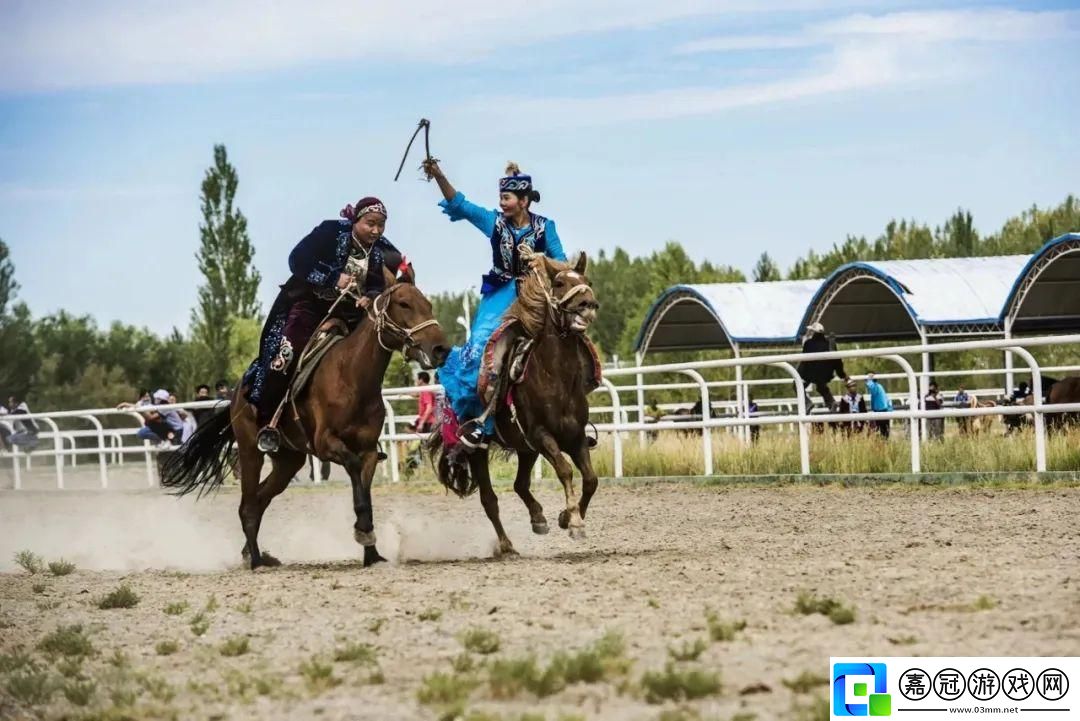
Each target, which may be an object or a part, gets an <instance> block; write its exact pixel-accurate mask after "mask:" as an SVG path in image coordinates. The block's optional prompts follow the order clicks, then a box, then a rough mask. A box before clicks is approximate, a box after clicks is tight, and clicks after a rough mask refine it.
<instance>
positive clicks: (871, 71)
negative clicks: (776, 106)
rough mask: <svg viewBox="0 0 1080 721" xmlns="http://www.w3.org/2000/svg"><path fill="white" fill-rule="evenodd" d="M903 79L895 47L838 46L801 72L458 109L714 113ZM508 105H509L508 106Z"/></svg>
mask: <svg viewBox="0 0 1080 721" xmlns="http://www.w3.org/2000/svg"><path fill="white" fill-rule="evenodd" d="M899 79H900V77H899V70H898V67H897V63H896V58H895V54H894V52H893V50H892V49H891V48H884V47H882V48H872V47H866V46H862V47H844V48H838V49H837V50H836V51H835V52H834V53H833V54H832V55H831V56H830V57H829V60H828V62H827V63H824V64H823V66H822V67H821V68H818V69H816V70H814V71H812V72H808V73H805V74H803V75H800V76H798V77H794V78H790V79H784V80H777V81H773V82H765V83H754V84H744V85H734V86H729V87H723V88H710V87H688V88H673V89H665V90H658V91H654V92H647V93H632V94H621V95H608V96H599V97H588V98H528V97H510V98H507V97H499V98H487V99H483V100H478V101H474V102H472V103H469V104H467V105H465V106H463V107H462V108H460V109H459V110H460V111H461V112H464V113H470V114H471V113H475V114H482V115H486V116H491V115H493V114H498V113H500V112H509V111H512V112H513V117H514V118H515V119H516V120H515V122H517V123H521V122H528V123H530V124H531V125H532V126H533V127H535V128H557V127H567V126H574V127H578V126H585V125H607V124H614V123H621V122H626V121H638V120H661V119H668V118H677V117H687V116H697V115H711V114H715V113H719V112H722V111H724V110H731V109H734V108H742V107H750V106H754V105H764V104H770V103H777V102H784V101H791V100H798V99H801V98H808V97H813V96H819V95H827V94H832V93H840V92H847V91H853V90H859V89H869V88H873V87H878V86H882V85H886V84H889V83H892V82H896V81H898V80H899ZM508 109H510V110H508Z"/></svg>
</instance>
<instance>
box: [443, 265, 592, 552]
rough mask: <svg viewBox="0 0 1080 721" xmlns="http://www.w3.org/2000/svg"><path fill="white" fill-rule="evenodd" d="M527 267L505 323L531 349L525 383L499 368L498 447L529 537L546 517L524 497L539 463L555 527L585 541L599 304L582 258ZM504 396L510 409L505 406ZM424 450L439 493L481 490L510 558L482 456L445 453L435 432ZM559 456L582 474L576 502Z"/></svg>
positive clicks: (543, 529)
mask: <svg viewBox="0 0 1080 721" xmlns="http://www.w3.org/2000/svg"><path fill="white" fill-rule="evenodd" d="M530 262H531V264H532V268H531V270H530V271H529V272H528V273H527V274H526V276H525V277H524V279H523V280H521V281H520V283H519V288H518V299H517V301H515V303H514V304H513V305H512V306H511V307H510V309H509V310H508V311H507V318H512V319H514V320H516V321H517V323H518V327H519V329H520V330H521V331H523V332H524V334H525V335H526V336H528V337H529V338H531V339H532V341H533V345H532V348H531V350H530V356H529V358H528V361H527V364H528V365H527V369H526V372H525V375H524V377H523V378H522V379H521V380H520V382H519V383H518V384H517V385H513V386H510V385H509V383H508V379H507V375H508V369H507V368H505V365H509V364H504V368H503V370H502V372H501V373H500V376H499V381H498V383H497V384H496V387H495V391H494V398H495V399H496V400H497V401H498V403H497V405H496V406H495V428H496V440H497V443H498V445H500V446H501V447H503V448H505V449H506V450H508V451H514V452H516V453H517V457H518V467H517V477H516V478H515V480H514V490H515V491H516V492H517V494H518V496H520V497H521V500H522V501H524V503H525V506H526V508H528V510H529V517H530V519H531V521H532V528H533V532H534V533H538V534H543V533H547V532H548V524H547V519H546V518H545V517H544V509H543V508H542V507H541V505H540V503H539V502H538V501H537V500H536V498H535V497H534V496H533V495H532V492H531V491H530V485H531V482H532V481H531V475H532V474H531V471H532V468H533V466H534V465H535V464H536V460H537V458H538V457H539V456H541V455H542V456H543V457H544V458H545V459H546V460H547V461H548V463H550V464H551V465H552V467H553V468H554V469H555V473H556V475H557V476H558V477H559V482H560V483H562V486H563V491H564V492H565V495H566V507H565V508H564V509H563V510H562V511H561V512H560V513H559V527H560V528H563V529H569V532H570V536H571V537H573V538H583V537H584V536H585V512H586V510H587V509H588V507H589V500H590V499H591V498H592V496H593V494H594V493H595V492H596V487H597V476H596V472H595V471H594V470H593V467H592V460H591V459H590V457H589V450H590V448H591V444H590V439H589V438H588V437H587V435H586V427H587V426H588V423H589V403H588V400H587V396H588V394H589V393H590V392H591V391H592V390H593V389H594V388H595V387H596V384H597V383H598V382H599V379H598V377H597V374H598V370H599V369H598V368H597V365H598V364H597V362H596V359H595V357H594V355H593V352H592V351H591V346H589V345H587V343H588V341H586V340H585V339H584V337H583V333H584V332H585V331H586V330H587V329H588V327H589V324H590V323H591V322H592V321H593V320H594V319H595V317H596V311H597V309H598V308H599V304H598V303H597V302H596V298H595V296H594V294H593V290H592V287H591V286H590V285H589V282H588V279H587V278H586V277H585V269H586V264H587V259H586V257H585V254H584V253H582V254H581V256H580V257H579V259H578V261H577V264H576V265H575V266H573V267H571V266H569V265H568V264H566V263H560V262H558V261H553V260H551V259H549V258H546V257H544V256H534V257H533V258H532V259H531V261H530ZM508 395H509V396H510V397H511V399H512V405H510V404H507V403H504V402H503V400H504V399H505V398H506V397H507V396H508ZM427 446H428V450H429V451H430V452H431V453H432V456H433V458H435V457H436V456H437V459H436V463H435V466H436V471H437V473H438V476H439V480H440V481H441V482H442V483H443V485H445V486H446V487H447V488H449V489H450V490H452V491H454V492H455V493H456V494H457V495H458V496H460V497H465V496H467V495H469V494H470V493H472V492H473V491H475V490H476V489H477V488H479V489H480V502H481V504H483V506H484V511H485V512H486V513H487V516H488V519H489V520H490V521H491V525H492V526H493V527H494V528H495V534H496V536H498V540H499V551H500V553H502V554H513V553H516V552H515V551H514V546H513V544H512V543H511V542H510V539H509V538H508V537H507V535H506V532H505V531H504V530H503V526H502V521H500V519H499V500H498V498H497V497H496V495H495V492H494V490H492V487H491V475H490V472H489V455H488V451H487V450H486V449H481V450H476V451H473V452H472V453H471V454H465V453H464V452H463V449H462V448H461V446H460V444H459V445H458V446H457V447H456V448H454V449H447V448H446V447H445V446H444V445H443V441H442V434H441V432H440V430H439V429H436V430H435V432H434V433H433V434H432V435H431V438H430V440H429V441H428V443H427ZM564 453H565V454H566V455H568V456H570V459H571V460H572V461H573V462H574V465H575V466H577V468H578V471H579V472H580V473H581V495H580V497H579V496H578V493H577V491H576V490H575V488H574V470H573V467H571V465H570V463H568V462H567V460H566V458H565V457H564V456H563V454H564Z"/></svg>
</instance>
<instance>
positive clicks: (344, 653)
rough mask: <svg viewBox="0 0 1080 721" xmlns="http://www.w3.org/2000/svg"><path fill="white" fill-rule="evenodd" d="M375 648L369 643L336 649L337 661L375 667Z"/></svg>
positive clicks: (350, 644)
mask: <svg viewBox="0 0 1080 721" xmlns="http://www.w3.org/2000/svg"><path fill="white" fill-rule="evenodd" d="M376 659H377V656H376V654H375V647H374V646H372V645H371V644H368V643H347V644H345V645H344V646H338V647H337V648H336V649H334V660H335V661H347V662H349V663H354V664H356V665H358V666H374V665H375V662H376Z"/></svg>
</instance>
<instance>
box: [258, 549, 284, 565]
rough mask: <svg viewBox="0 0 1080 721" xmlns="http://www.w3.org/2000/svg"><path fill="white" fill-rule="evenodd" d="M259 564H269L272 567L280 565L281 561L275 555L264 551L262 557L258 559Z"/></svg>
mask: <svg viewBox="0 0 1080 721" xmlns="http://www.w3.org/2000/svg"><path fill="white" fill-rule="evenodd" d="M259 565H260V566H269V567H271V568H274V567H276V566H280V565H281V561H279V560H277V559H276V558H275V557H273V556H271V555H270V554H269V553H266V552H265V551H264V552H263V553H262V558H261V559H260V560H259Z"/></svg>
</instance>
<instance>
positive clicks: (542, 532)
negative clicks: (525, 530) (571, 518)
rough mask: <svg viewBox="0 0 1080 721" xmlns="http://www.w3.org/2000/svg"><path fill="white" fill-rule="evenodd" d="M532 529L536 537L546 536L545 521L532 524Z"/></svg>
mask: <svg viewBox="0 0 1080 721" xmlns="http://www.w3.org/2000/svg"><path fill="white" fill-rule="evenodd" d="M532 529H533V533H535V534H536V535H538V536H546V535H547V532H548V524H547V521H544V522H543V523H534V524H532Z"/></svg>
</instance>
